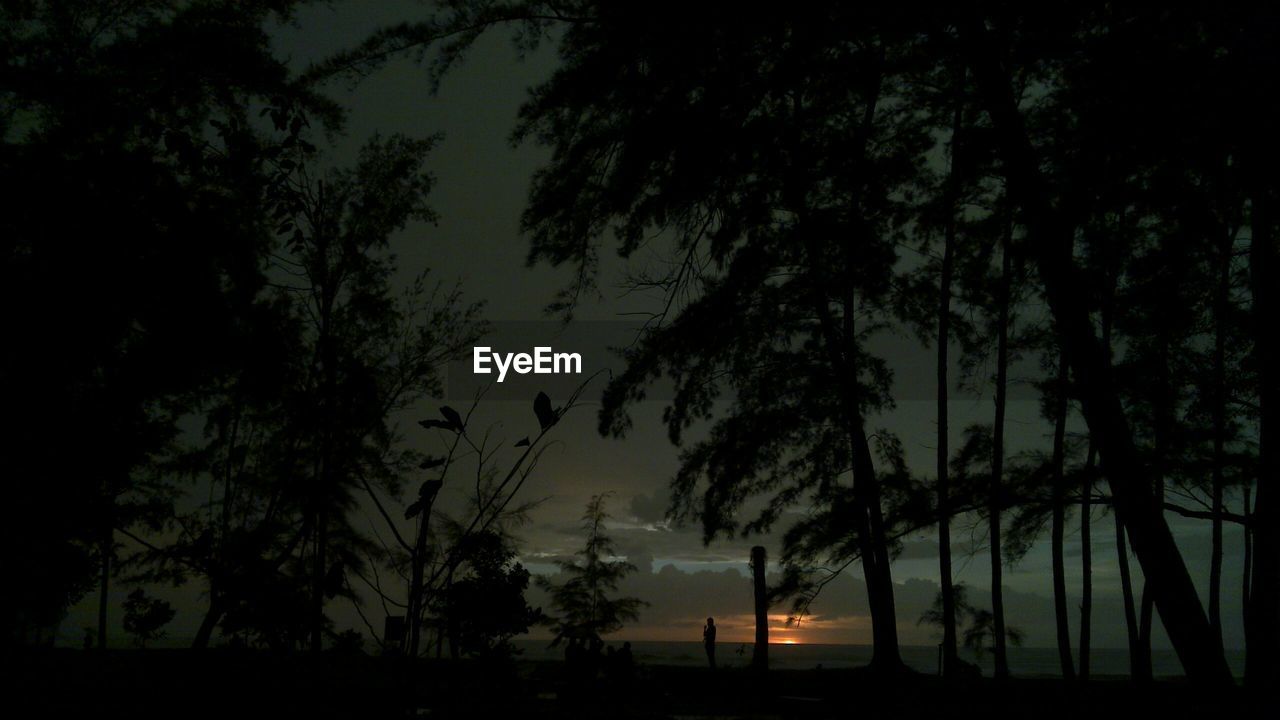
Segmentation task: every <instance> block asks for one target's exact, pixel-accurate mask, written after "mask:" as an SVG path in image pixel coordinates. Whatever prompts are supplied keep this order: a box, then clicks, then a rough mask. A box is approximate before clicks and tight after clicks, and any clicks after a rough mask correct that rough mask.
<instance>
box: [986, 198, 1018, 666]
mask: <svg viewBox="0 0 1280 720" xmlns="http://www.w3.org/2000/svg"><path fill="white" fill-rule="evenodd" d="M1012 227H1013V219H1012V218H1010V219H1009V229H1008V230H1006V231H1005V235H1004V237H1003V238H1002V239H1001V251H1000V256H1001V258H1000V289H999V298H998V299H997V301H996V302H998V303H999V316H998V318H997V320H996V322H997V323H998V326H997V328H996V338H997V339H996V397H995V405H996V417H995V425H994V427H993V428H992V431H991V486H990V488H989V490H988V492H987V519H988V535H989V537H990V538H991V614H992V618H993V621H992V630H993V632H994V634H995V638H993V640H994V645H995V676H996V677H997V678H1006V677H1008V676H1009V656H1008V650H1007V645H1008V643H1007V638H1006V637H1005V626H1004V588H1003V585H1004V562H1003V558H1002V555H1001V552H1000V513H1001V506H1002V505H1003V503H1004V498H1003V495H1004V487H1003V486H1004V412H1005V404H1006V399H1007V398H1006V392H1007V387H1008V383H1009V367H1008V366H1009V303H1010V297H1009V296H1010V287H1011V284H1012V277H1011V275H1012V272H1013V268H1012V265H1011V262H1010V258H1009V244H1010V238H1009V235H1011V234H1012V232H1013V230H1012Z"/></svg>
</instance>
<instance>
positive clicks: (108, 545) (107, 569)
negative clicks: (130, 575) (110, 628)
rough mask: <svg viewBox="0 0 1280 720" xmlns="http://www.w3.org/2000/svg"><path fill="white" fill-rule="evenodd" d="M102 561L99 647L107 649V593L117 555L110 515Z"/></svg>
mask: <svg viewBox="0 0 1280 720" xmlns="http://www.w3.org/2000/svg"><path fill="white" fill-rule="evenodd" d="M99 552H100V554H101V555H102V561H101V563H100V568H99V577H98V649H99V650H106V649H107V594H108V592H109V591H110V589H111V561H112V559H113V558H114V556H115V552H116V550H115V529H114V528H112V527H111V520H110V518H109V517H108V518H107V523H106V528H105V529H104V531H103V533H102V540H101V550H100V551H99Z"/></svg>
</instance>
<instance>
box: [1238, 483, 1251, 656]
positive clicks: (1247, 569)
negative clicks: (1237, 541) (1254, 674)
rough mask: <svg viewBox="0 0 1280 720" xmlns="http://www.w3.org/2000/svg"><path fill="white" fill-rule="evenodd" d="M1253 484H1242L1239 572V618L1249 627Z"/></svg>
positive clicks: (1246, 654)
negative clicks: (1241, 547)
mask: <svg viewBox="0 0 1280 720" xmlns="http://www.w3.org/2000/svg"><path fill="white" fill-rule="evenodd" d="M1252 495H1253V486H1252V484H1250V483H1248V482H1246V483H1245V486H1244V568H1243V569H1242V571H1241V573H1240V619H1241V620H1242V621H1243V624H1244V626H1245V627H1246V628H1247V627H1249V601H1250V599H1251V598H1252V595H1253V524H1252V522H1251V520H1252V518H1251V510H1250V507H1249V502H1250V500H1251V499H1252ZM1244 643H1245V644H1244V647H1245V658H1246V662H1248V657H1249V633H1247V632H1246V633H1245V635H1244Z"/></svg>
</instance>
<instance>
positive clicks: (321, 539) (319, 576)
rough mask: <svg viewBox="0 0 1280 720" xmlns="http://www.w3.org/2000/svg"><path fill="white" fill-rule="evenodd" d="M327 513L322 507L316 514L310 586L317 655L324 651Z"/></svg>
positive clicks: (312, 642) (312, 634)
mask: <svg viewBox="0 0 1280 720" xmlns="http://www.w3.org/2000/svg"><path fill="white" fill-rule="evenodd" d="M326 515H327V513H326V511H325V509H324V508H323V507H322V508H321V509H320V510H319V512H318V513H317V514H316V546H315V566H314V568H313V570H312V572H314V573H315V578H314V583H313V585H312V586H311V613H312V618H311V652H313V653H318V652H320V651H321V650H323V649H324V594H325V578H326V577H327V576H328V572H327V568H326V565H325V563H326V555H327V553H326V552H325V550H326V547H327V546H328V544H329V529H328V522H327V521H328V518H327V517H326Z"/></svg>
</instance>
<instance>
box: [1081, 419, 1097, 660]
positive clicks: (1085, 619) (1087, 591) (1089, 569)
mask: <svg viewBox="0 0 1280 720" xmlns="http://www.w3.org/2000/svg"><path fill="white" fill-rule="evenodd" d="M1096 466H1097V457H1096V451H1095V449H1094V446H1093V438H1090V439H1089V457H1087V458H1085V462H1084V472H1083V473H1082V474H1081V477H1080V681H1081V682H1088V680H1089V651H1090V646H1091V645H1092V639H1093V538H1092V537H1090V534H1089V533H1090V525H1091V524H1092V520H1093V504H1092V500H1093V474H1094V471H1095V469H1096Z"/></svg>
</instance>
